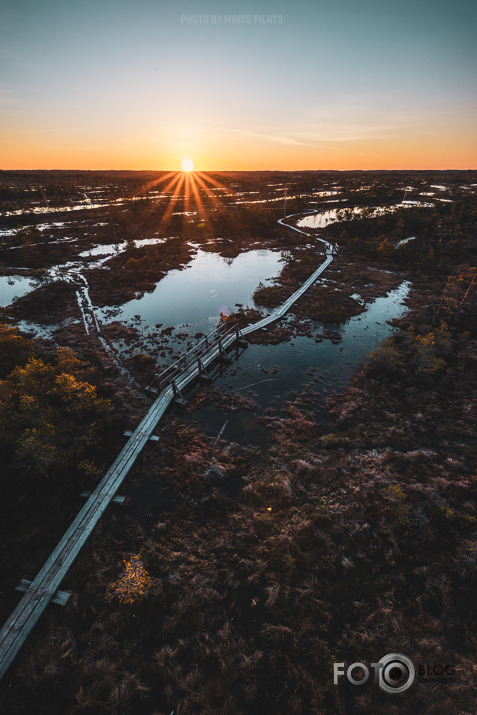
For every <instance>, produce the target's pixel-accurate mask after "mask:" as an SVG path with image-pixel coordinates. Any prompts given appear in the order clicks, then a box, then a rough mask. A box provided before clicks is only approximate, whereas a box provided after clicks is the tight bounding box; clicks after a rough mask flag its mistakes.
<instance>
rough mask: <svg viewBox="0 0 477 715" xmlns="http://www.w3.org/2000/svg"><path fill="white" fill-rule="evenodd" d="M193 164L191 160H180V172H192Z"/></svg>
mask: <svg viewBox="0 0 477 715" xmlns="http://www.w3.org/2000/svg"><path fill="white" fill-rule="evenodd" d="M193 168H194V162H193V161H192V160H191V159H182V171H192V170H193Z"/></svg>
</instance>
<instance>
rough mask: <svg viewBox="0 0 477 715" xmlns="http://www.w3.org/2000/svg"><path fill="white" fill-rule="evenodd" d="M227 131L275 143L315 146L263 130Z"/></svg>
mask: <svg viewBox="0 0 477 715" xmlns="http://www.w3.org/2000/svg"><path fill="white" fill-rule="evenodd" d="M226 131H228V132H233V133H234V134H242V135H244V136H247V137H255V138H256V139H265V140H266V141H270V142H275V143H277V144H289V145H292V146H315V145H314V144H310V142H306V141H302V140H301V139H295V138H294V137H289V136H285V135H279V134H266V133H264V132H250V131H248V130H247V129H227V130H226Z"/></svg>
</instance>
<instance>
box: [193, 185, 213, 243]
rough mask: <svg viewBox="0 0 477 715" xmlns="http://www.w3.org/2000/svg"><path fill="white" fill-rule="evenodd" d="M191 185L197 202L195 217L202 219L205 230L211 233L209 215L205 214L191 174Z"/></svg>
mask: <svg viewBox="0 0 477 715" xmlns="http://www.w3.org/2000/svg"><path fill="white" fill-rule="evenodd" d="M191 187H192V193H193V194H194V198H195V202H196V204H197V217H198V218H201V219H203V221H204V224H205V227H206V229H207V231H208V232H209V233H212V226H211V223H210V220H209V217H208V216H207V212H206V211H205V208H204V204H203V203H202V199H201V198H200V193H199V189H198V188H197V184H196V181H195V177H194V176H191Z"/></svg>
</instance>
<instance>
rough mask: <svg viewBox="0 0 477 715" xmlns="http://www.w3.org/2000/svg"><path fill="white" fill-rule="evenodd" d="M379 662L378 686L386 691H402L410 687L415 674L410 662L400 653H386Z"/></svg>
mask: <svg viewBox="0 0 477 715" xmlns="http://www.w3.org/2000/svg"><path fill="white" fill-rule="evenodd" d="M379 663H382V667H381V668H380V669H379V676H378V682H379V687H380V688H381V689H382V690H385V691H386V692H387V693H403V692H404V691H405V690H407V689H408V688H410V687H411V685H412V684H413V682H414V678H415V676H416V671H415V669H414V666H413V664H412V662H411V661H410V660H409V658H408V657H407V656H405V655H401V654H400V653H388V654H387V655H385V656H384V658H381V660H380V661H379Z"/></svg>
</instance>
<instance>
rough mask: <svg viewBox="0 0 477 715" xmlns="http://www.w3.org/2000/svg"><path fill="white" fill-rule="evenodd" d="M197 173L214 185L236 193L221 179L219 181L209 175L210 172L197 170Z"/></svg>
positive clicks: (230, 192)
mask: <svg viewBox="0 0 477 715" xmlns="http://www.w3.org/2000/svg"><path fill="white" fill-rule="evenodd" d="M195 174H196V175H197V176H200V177H201V179H203V180H204V181H208V182H209V184H212V186H215V187H216V188H217V189H221V190H222V191H225V192H226V193H228V194H235V191H234V190H233V189H232V188H230V187H229V186H225V185H224V184H221V183H220V182H219V181H217V179H214V178H213V177H212V176H209V174H206V173H204V172H203V171H196V172H195Z"/></svg>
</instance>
